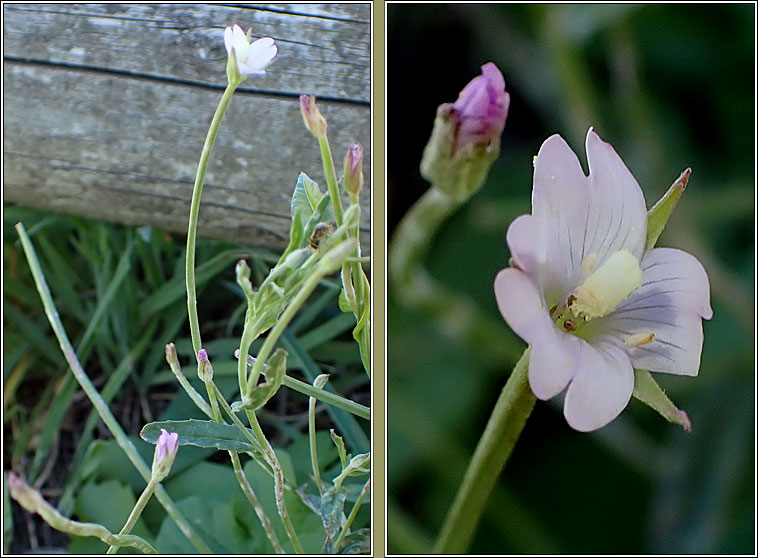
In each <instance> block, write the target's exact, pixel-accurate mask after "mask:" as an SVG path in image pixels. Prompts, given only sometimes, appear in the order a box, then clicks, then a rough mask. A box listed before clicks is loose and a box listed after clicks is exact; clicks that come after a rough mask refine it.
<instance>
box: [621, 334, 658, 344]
mask: <svg viewBox="0 0 758 558" xmlns="http://www.w3.org/2000/svg"><path fill="white" fill-rule="evenodd" d="M653 339H655V333H652V332H650V333H634V334H632V335H630V336H629V337H627V338H626V339H625V340H624V344H626V346H627V347H641V346H642V345H647V344H648V343H652V342H653Z"/></svg>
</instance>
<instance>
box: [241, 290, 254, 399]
mask: <svg viewBox="0 0 758 558" xmlns="http://www.w3.org/2000/svg"><path fill="white" fill-rule="evenodd" d="M256 329H257V328H256V327H255V326H254V319H253V302H252V301H251V300H250V299H248V301H247V312H246V313H245V325H244V326H243V328H242V338H241V339H240V348H239V351H240V352H239V354H240V355H247V358H250V355H248V351H250V345H252V344H253V337H254V336H255V331H256ZM246 363H247V360H246V359H245V360H243V359H241V358H239V355H238V356H237V381H238V382H239V386H240V397H244V395H245V393H248V390H247V386H248V385H249V383H248V382H249V378H248V377H247V364H246ZM253 368H255V367H253ZM251 374H252V372H251ZM257 383H258V378H257V377H256V379H255V384H253V385H257Z"/></svg>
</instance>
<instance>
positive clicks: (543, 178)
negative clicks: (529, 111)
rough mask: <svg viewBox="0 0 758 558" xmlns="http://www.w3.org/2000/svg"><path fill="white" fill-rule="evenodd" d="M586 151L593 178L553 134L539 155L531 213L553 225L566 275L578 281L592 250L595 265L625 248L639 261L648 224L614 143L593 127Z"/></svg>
mask: <svg viewBox="0 0 758 558" xmlns="http://www.w3.org/2000/svg"><path fill="white" fill-rule="evenodd" d="M586 149H587V159H588V162H589V169H590V176H589V177H587V176H585V175H584V171H582V167H581V165H580V164H579V160H578V159H577V157H576V155H575V154H574V152H573V151H572V150H571V148H570V147H569V146H568V144H567V143H566V142H565V141H564V140H563V138H561V137H560V136H558V135H554V136H551V137H549V138H548V139H547V140H546V141H545V143H543V144H542V147H541V148H540V152H539V154H538V155H537V162H536V164H535V167H534V189H533V192H532V214H533V215H537V216H542V217H545V218H547V219H549V220H550V221H551V222H552V223H553V225H554V227H555V229H556V232H557V235H558V240H559V242H560V245H561V249H562V251H563V254H565V258H564V259H565V260H567V261H566V270H567V275H568V276H569V277H572V282H574V283H577V284H578V283H581V280H582V279H583V277H584V276H585V275H586V273H585V272H584V271H582V270H581V267H580V266H581V263H582V261H583V260H584V259H585V258H586V257H587V256H589V255H590V254H593V253H594V254H596V256H597V257H596V260H595V262H596V266H600V265H602V263H603V262H604V261H605V260H606V258H607V257H608V256H609V255H610V254H611V253H613V252H616V251H618V250H621V249H623V248H626V249H627V250H629V251H630V252H631V253H632V254H633V255H634V256H635V257H637V258H638V259H639V257H640V256H641V255H642V250H643V248H644V243H645V233H646V222H647V221H646V219H647V211H646V209H645V199H644V197H643V195H642V191H641V190H640V187H639V185H638V184H637V181H636V180H635V179H634V177H633V176H632V174H631V172H629V169H627V168H626V166H625V165H624V162H623V161H622V160H621V158H620V157H619V156H618V154H617V153H616V152H615V151H614V149H613V147H611V146H610V145H609V144H607V143H605V142H603V141H602V140H601V139H600V138H599V137H598V135H597V134H596V133H595V132H594V131H593V130H592V129H590V130H589V132H588V133H587V142H586Z"/></svg>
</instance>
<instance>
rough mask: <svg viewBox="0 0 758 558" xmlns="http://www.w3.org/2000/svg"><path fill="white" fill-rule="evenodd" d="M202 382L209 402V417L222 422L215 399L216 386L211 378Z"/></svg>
mask: <svg viewBox="0 0 758 558" xmlns="http://www.w3.org/2000/svg"><path fill="white" fill-rule="evenodd" d="M204 383H205V390H206V391H207V392H208V399H209V400H210V402H211V412H212V415H211V418H212V419H213V420H215V421H216V422H223V420H222V419H221V411H220V410H219V408H218V401H217V400H216V390H218V388H217V387H216V384H215V383H214V382H213V380H209V381H207V382H204Z"/></svg>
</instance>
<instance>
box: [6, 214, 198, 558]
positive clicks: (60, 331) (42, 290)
mask: <svg viewBox="0 0 758 558" xmlns="http://www.w3.org/2000/svg"><path fill="white" fill-rule="evenodd" d="M16 231H18V235H19V237H20V238H21V244H22V246H23V247H24V252H25V253H26V259H27V260H28V262H29V267H30V268H31V271H32V275H33V276H34V282H35V284H36V285H37V291H38V292H39V295H40V298H41V299H42V305H43V306H44V307H45V313H46V314H47V318H48V320H49V321H50V325H51V326H52V328H53V331H54V332H55V336H56V337H57V338H58V343H59V344H60V347H61V351H62V352H63V356H64V357H65V359H66V361H67V362H68V365H69V367H70V368H71V372H72V373H73V374H74V377H75V378H76V381H77V382H79V385H80V386H81V387H82V389H83V390H84V393H86V394H87V397H89V400H90V401H91V402H92V405H93V406H94V407H95V409H96V410H97V412H98V414H99V415H100V418H101V419H102V420H103V422H104V423H105V425H106V426H107V427H108V430H110V432H111V434H113V437H114V438H115V439H116V442H117V443H118V445H119V446H120V447H121V449H122V450H124V453H126V455H127V457H128V458H129V460H130V461H131V462H132V464H134V467H135V468H136V469H137V471H139V473H140V475H142V478H143V479H145V482H150V479H151V478H152V472H151V471H150V467H148V465H147V464H146V463H145V461H144V460H143V459H142V457H141V456H140V454H139V453H138V452H137V450H136V448H135V447H134V445H133V444H132V443H131V441H129V439H128V438H127V437H126V433H124V430H123V429H122V428H121V425H120V424H119V423H118V421H117V420H116V418H115V417H114V416H113V413H111V410H110V409H109V408H108V406H107V405H106V404H105V401H103V398H102V397H101V396H100V394H99V393H98V391H97V389H96V388H95V386H94V385H93V384H92V382H91V381H90V379H89V377H88V376H87V374H86V372H84V369H83V368H82V365H81V364H80V363H79V359H77V357H76V353H75V352H74V348H73V346H72V345H71V341H69V339H68V336H67V335H66V330H65V329H64V328H63V323H62V322H61V319H60V316H59V315H58V309H57V308H56V307H55V303H54V302H53V297H52V295H51V294H50V289H49V287H48V286H47V282H46V281H45V276H44V274H43V273H42V268H41V267H40V264H39V260H38V259H37V253H36V252H35V251H34V246H32V243H31V240H29V236H28V235H27V234H26V230H25V229H24V225H23V224H22V223H17V224H16ZM155 495H156V498H158V501H159V502H160V503H161V505H162V506H163V508H164V509H165V510H166V513H168V515H169V516H171V518H172V519H173V520H174V522H175V523H176V525H177V526H178V527H179V529H180V530H181V531H182V533H183V534H184V536H186V537H187V539H189V541H190V542H191V543H192V544H193V546H194V547H195V548H196V549H197V550H199V551H200V552H202V553H205V554H210V553H211V549H210V548H209V547H208V545H207V544H205V542H203V540H202V539H201V538H200V537H199V536H198V534H197V533H196V532H195V530H194V529H193V528H192V526H191V525H190V524H189V523H188V522H187V520H186V519H185V518H184V516H183V515H182V513H181V511H179V508H178V507H177V506H176V504H175V503H174V501H173V500H172V499H171V497H170V496H169V495H168V493H167V492H166V490H165V489H164V488H163V487H162V486H160V485H158V487H157V489H156V491H155Z"/></svg>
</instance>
